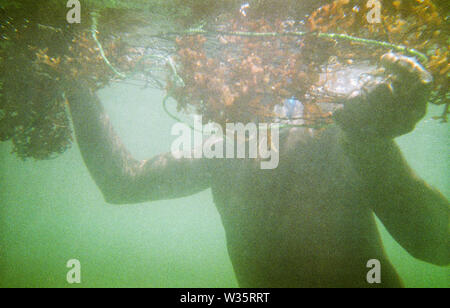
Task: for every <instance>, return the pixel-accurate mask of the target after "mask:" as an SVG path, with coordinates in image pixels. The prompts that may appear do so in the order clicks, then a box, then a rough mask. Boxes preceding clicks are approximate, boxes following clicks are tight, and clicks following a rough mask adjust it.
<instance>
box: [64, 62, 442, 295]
mask: <svg viewBox="0 0 450 308" xmlns="http://www.w3.org/2000/svg"><path fill="white" fill-rule="evenodd" d="M381 63H382V65H383V66H384V67H386V68H387V71H386V73H385V74H390V75H391V78H384V79H380V78H378V79H374V81H373V82H371V83H370V84H368V85H366V86H365V87H364V90H363V89H362V90H361V91H359V92H357V93H356V94H354V95H352V96H351V97H349V98H348V99H347V100H346V101H345V106H344V108H342V109H340V110H339V111H337V112H336V113H335V115H334V119H335V124H333V125H330V126H329V127H328V128H327V129H326V130H325V131H322V132H321V133H320V134H316V133H314V132H313V131H312V130H311V129H307V128H292V129H288V130H285V131H283V132H282V133H281V136H280V149H279V152H280V153H279V155H280V163H279V166H278V168H276V169H273V170H261V169H260V164H259V163H258V162H257V161H255V160H250V159H187V158H181V159H176V158H174V157H173V156H172V154H171V153H167V154H162V155H159V156H156V157H154V158H152V159H149V160H145V161H137V160H135V159H133V157H132V156H131V155H130V154H129V152H128V151H127V150H126V149H125V147H124V146H123V144H122V143H121V141H120V140H119V138H118V137H117V135H116V134H115V133H114V130H113V128H112V126H111V125H110V122H109V120H108V116H107V115H106V114H105V112H104V110H103V108H102V105H101V103H100V101H99V99H98V98H97V96H96V94H95V93H93V92H92V91H90V90H89V89H87V87H85V86H83V84H82V83H80V82H73V83H72V86H71V87H70V89H68V90H67V93H66V95H67V98H68V101H69V105H70V110H71V114H72V119H73V124H74V128H75V133H76V138H77V141H78V145H79V148H80V150H81V153H82V156H83V159H84V161H85V163H86V166H87V168H88V169H89V171H90V174H91V175H92V177H93V179H94V180H95V182H96V183H97V185H98V187H99V189H100V190H101V192H102V193H103V195H104V198H105V200H106V201H107V202H108V203H111V204H135V203H142V202H148V201H155V200H163V199H174V198H181V197H186V196H189V195H192V194H195V193H198V192H200V191H203V190H206V189H208V188H211V189H212V193H213V197H214V203H215V205H216V207H217V210H218V211H219V213H220V217H221V219H222V223H223V226H224V228H225V232H226V240H227V247H228V252H229V256H230V258H231V261H232V264H233V267H234V270H235V274H236V277H237V280H238V282H239V285H240V286H241V287H254V288H257V287H401V286H402V283H401V280H400V278H399V277H398V275H397V273H396V271H395V269H394V268H393V266H392V265H391V263H390V262H389V260H388V258H387V256H386V254H385V252H384V249H383V246H382V243H381V239H380V235H379V232H378V229H377V226H376V222H375V217H374V215H376V216H377V217H378V218H379V219H380V220H381V221H382V223H383V224H384V226H385V227H386V228H387V230H388V231H389V233H390V234H391V235H392V236H393V237H394V239H395V240H396V241H397V242H398V243H399V244H400V245H401V246H402V247H403V248H404V249H406V250H407V251H408V252H409V253H410V254H411V255H412V256H414V257H415V258H417V259H419V260H423V261H425V262H429V263H432V264H436V265H440V266H445V265H448V264H449V263H450V250H449V246H450V245H449V239H450V236H449V216H450V214H449V213H450V211H449V209H450V207H449V203H448V201H447V199H446V198H445V197H444V196H443V195H442V194H441V193H440V192H438V191H437V190H435V189H433V188H432V187H430V186H429V185H427V184H426V183H425V182H424V181H423V180H422V179H420V178H418V177H417V176H416V175H415V173H414V172H413V170H411V168H410V167H409V166H408V165H407V163H406V162H405V159H404V158H403V156H402V154H401V152H400V150H399V148H398V146H397V145H396V143H395V141H394V138H396V137H398V136H401V135H404V134H407V133H409V132H411V131H412V130H413V129H414V127H415V125H416V124H417V122H418V121H419V120H420V119H422V118H423V117H424V115H425V113H426V105H427V101H428V99H429V96H430V83H431V77H430V75H429V74H428V73H427V72H426V71H425V69H424V68H423V67H422V66H421V65H420V64H419V63H416V62H415V60H414V59H411V58H408V57H405V56H400V55H396V54H392V53H390V54H387V55H386V56H384V57H383V61H381ZM372 259H376V260H379V261H380V264H381V283H380V284H369V283H368V281H367V279H366V278H367V273H368V271H369V270H370V269H369V268H368V267H367V263H368V261H369V260H372Z"/></svg>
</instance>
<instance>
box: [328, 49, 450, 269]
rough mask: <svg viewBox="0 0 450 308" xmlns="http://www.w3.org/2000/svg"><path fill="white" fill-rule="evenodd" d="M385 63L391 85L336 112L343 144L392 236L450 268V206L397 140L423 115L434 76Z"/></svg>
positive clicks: (403, 63)
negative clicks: (409, 161)
mask: <svg viewBox="0 0 450 308" xmlns="http://www.w3.org/2000/svg"><path fill="white" fill-rule="evenodd" d="M384 61H385V63H384V64H385V65H386V66H387V67H388V68H389V67H390V66H391V67H390V70H389V71H388V72H389V73H393V74H394V76H391V77H392V78H391V79H390V81H385V82H381V83H378V84H374V85H373V87H372V88H370V89H368V92H367V93H366V94H361V95H360V96H357V97H355V98H354V99H353V100H351V101H350V102H349V104H348V105H347V106H346V107H345V108H344V109H343V110H342V111H341V112H340V113H338V114H337V121H338V123H340V126H341V127H342V128H343V129H344V131H345V133H346V134H345V135H346V136H345V139H344V140H345V143H344V144H345V147H346V149H347V150H348V154H349V157H350V159H351V160H352V161H353V163H354V166H355V168H356V169H357V171H358V172H359V174H360V176H361V178H362V179H363V181H364V184H365V187H366V193H367V195H368V197H369V200H370V206H371V207H372V209H373V211H374V212H375V214H376V215H377V216H378V217H379V218H380V220H381V221H382V222H383V224H384V225H385V227H386V228H387V230H388V231H389V232H390V234H391V235H392V236H393V237H394V238H395V239H396V240H397V241H398V242H399V244H400V245H402V246H403V247H404V248H405V249H406V250H407V251H408V252H409V253H410V254H411V255H412V256H414V257H416V258H418V259H421V260H423V261H426V262H429V263H433V264H436V265H448V264H449V263H450V230H449V219H450V207H449V202H448V201H447V200H446V198H445V197H444V196H443V195H442V194H441V193H440V192H438V191H437V190H435V189H433V188H431V187H430V186H429V185H427V184H426V183H425V182H424V181H423V180H421V179H420V178H418V177H417V176H416V175H415V174H414V172H413V171H412V170H411V168H410V167H409V166H408V165H407V163H406V161H405V159H404V158H403V156H402V154H401V152H400V150H399V148H398V146H397V145H396V144H395V142H394V141H393V138H394V137H397V136H400V135H402V134H405V133H408V132H410V131H411V130H413V129H414V127H415V125H416V123H417V122H418V121H419V120H420V119H421V118H422V117H423V116H424V115H425V110H426V104H427V99H428V94H429V89H428V85H429V83H430V82H431V77H430V76H429V75H428V74H427V73H426V71H425V70H424V69H423V68H422V67H421V66H420V65H419V64H417V63H412V62H411V61H412V59H409V58H406V57H399V56H396V55H392V54H390V55H387V58H384ZM389 82H390V84H389Z"/></svg>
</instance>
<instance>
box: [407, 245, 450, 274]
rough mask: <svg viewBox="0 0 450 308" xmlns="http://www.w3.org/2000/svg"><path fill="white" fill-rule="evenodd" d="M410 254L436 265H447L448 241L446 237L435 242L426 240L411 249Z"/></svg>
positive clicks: (448, 263) (449, 250) (449, 249)
mask: <svg viewBox="0 0 450 308" xmlns="http://www.w3.org/2000/svg"><path fill="white" fill-rule="evenodd" d="M410 254H411V255H412V256H413V257H415V258H416V259H418V260H421V261H424V262H427V263H430V264H433V265H437V266H443V267H445V266H449V265H450V241H449V240H448V239H445V240H442V241H439V242H438V241H436V242H434V243H433V242H432V243H430V242H428V243H426V244H425V245H421V247H420V248H419V247H416V249H412V250H411V251H410Z"/></svg>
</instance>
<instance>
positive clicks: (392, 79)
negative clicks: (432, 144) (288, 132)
mask: <svg viewBox="0 0 450 308" xmlns="http://www.w3.org/2000/svg"><path fill="white" fill-rule="evenodd" d="M381 65H382V67H383V69H384V72H383V76H382V77H377V78H373V80H371V81H370V82H369V83H368V84H366V85H365V86H364V87H363V88H362V89H361V90H360V91H358V93H356V94H354V95H352V97H351V98H349V99H348V100H347V101H345V102H344V108H343V109H341V110H338V111H337V112H336V113H335V116H334V118H335V120H336V123H337V124H338V125H339V126H340V127H341V128H342V129H343V130H344V131H345V132H346V133H347V134H348V135H350V136H354V137H357V138H360V139H361V138H362V139H370V138H391V139H392V138H396V137H399V136H401V135H404V134H407V133H409V132H411V131H412V130H414V128H415V126H416V124H417V123H418V122H419V121H420V120H421V119H422V118H423V117H424V116H425V114H426V106H427V101H428V99H429V96H430V89H431V87H430V85H431V83H432V76H431V75H430V74H429V73H428V72H427V71H426V70H425V69H424V68H423V66H422V65H421V64H420V63H419V62H418V61H417V60H415V59H414V58H410V57H406V56H402V55H397V54H394V53H388V54H385V55H384V56H383V57H382V58H381Z"/></svg>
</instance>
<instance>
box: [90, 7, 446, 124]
mask: <svg viewBox="0 0 450 308" xmlns="http://www.w3.org/2000/svg"><path fill="white" fill-rule="evenodd" d="M91 17H92V27H91V33H92V38H93V39H94V41H95V42H96V44H97V46H98V48H99V51H100V55H101V57H102V58H103V60H104V62H105V63H106V65H107V66H108V67H109V68H110V69H111V70H112V71H113V72H114V73H115V74H116V75H117V76H119V77H120V78H122V79H126V78H127V76H126V75H125V74H123V73H121V72H119V71H118V70H117V69H116V68H115V67H114V66H113V65H112V64H111V62H110V61H109V60H108V58H107V57H106V54H105V52H104V49H103V47H102V44H101V43H100V41H99V40H98V38H97V33H98V31H97V25H98V17H99V14H98V13H96V12H93V13H91ZM190 35H203V36H240V37H257V38H258V37H259V38H263V37H292V36H294V37H304V36H307V35H311V36H316V37H318V38H329V39H334V40H344V41H351V42H355V43H360V44H365V45H369V46H378V47H383V48H387V49H390V50H394V51H398V52H403V53H405V54H408V55H410V56H414V57H417V58H418V59H420V60H421V61H422V62H424V63H427V62H428V57H427V56H426V55H425V54H423V53H421V52H420V51H418V50H416V49H413V48H408V47H406V46H403V45H396V44H393V43H389V42H384V41H378V40H373V39H365V38H360V37H355V36H351V35H347V34H338V33H318V32H293V31H292V32H244V31H211V30H204V29H202V27H200V28H194V29H189V30H186V31H178V32H161V33H158V34H155V35H150V36H148V38H164V39H167V38H168V37H171V36H190ZM150 57H156V58H159V59H162V60H164V61H166V63H167V64H168V66H169V67H170V69H171V78H172V81H173V82H174V83H176V84H178V85H180V86H181V87H184V86H185V82H184V81H183V79H182V78H181V77H180V76H179V74H178V73H177V69H176V65H175V63H174V61H173V59H172V58H171V57H170V56H168V57H164V56H160V55H152V56H150ZM169 98H172V99H174V97H173V96H172V93H170V92H168V93H167V94H166V96H165V97H164V99H163V101H162V105H163V109H164V111H165V113H166V114H167V115H168V116H169V117H170V118H172V119H173V120H175V121H177V122H181V123H185V121H183V120H181V119H180V118H178V117H177V116H175V115H174V114H172V113H171V112H170V111H169V110H168V108H167V101H168V100H169ZM448 110H449V104H446V106H445V110H444V113H443V115H442V116H441V117H439V118H440V119H442V120H443V121H444V122H446V120H447V114H448V113H449V111H448ZM281 120H282V119H281ZM185 124H186V125H187V126H188V127H190V128H191V129H193V130H195V128H194V127H193V126H192V125H190V124H188V123H185ZM274 124H277V125H279V126H280V128H293V127H308V128H323V127H325V126H327V125H328V123H318V124H317V125H307V124H280V123H274Z"/></svg>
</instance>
